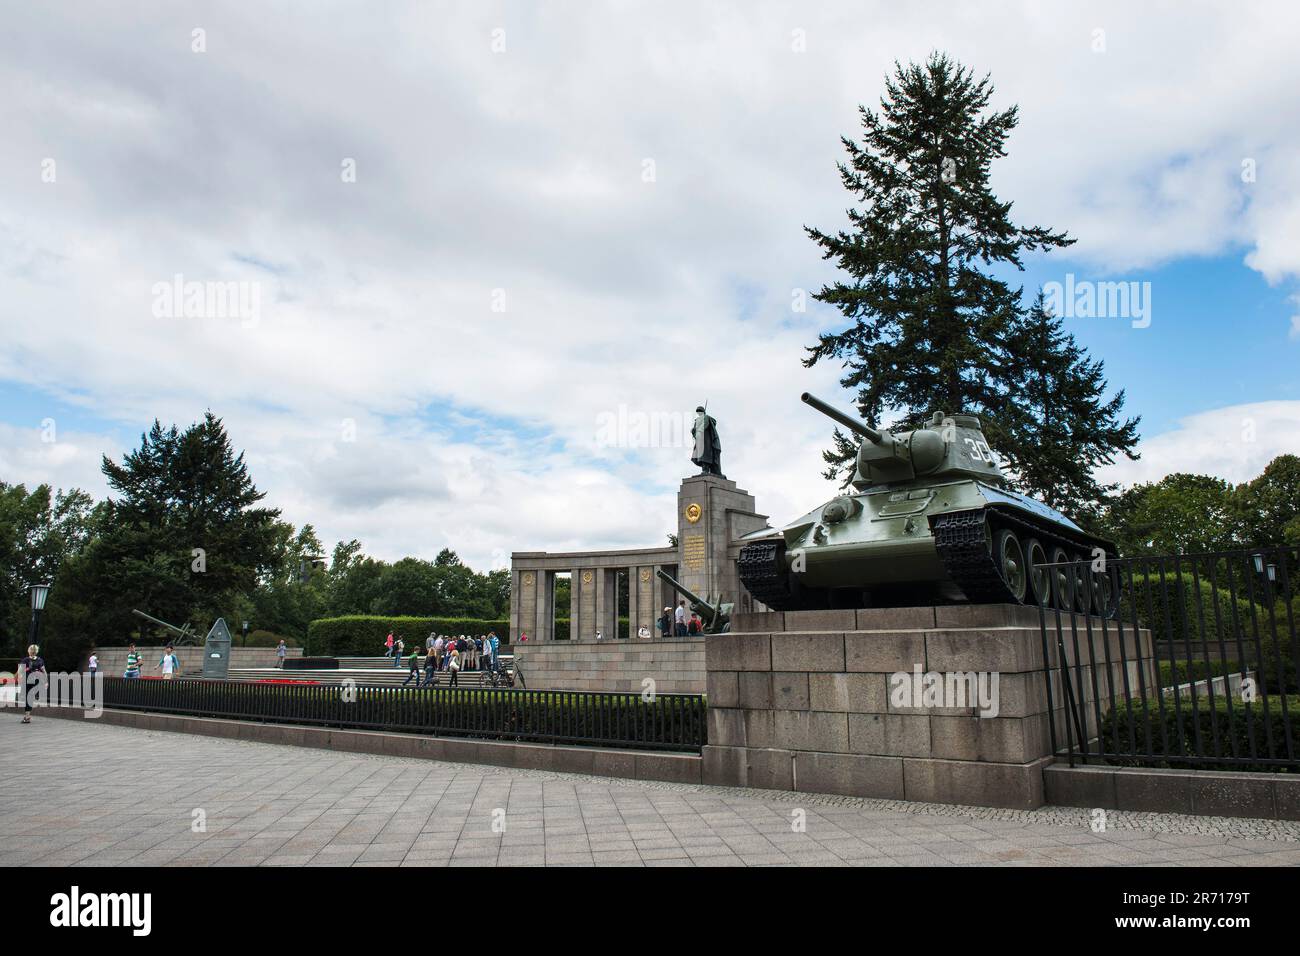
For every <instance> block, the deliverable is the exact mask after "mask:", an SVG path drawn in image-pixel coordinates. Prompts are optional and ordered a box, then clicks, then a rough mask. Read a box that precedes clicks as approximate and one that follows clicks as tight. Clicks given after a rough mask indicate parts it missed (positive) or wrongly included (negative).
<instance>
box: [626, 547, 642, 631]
mask: <svg viewBox="0 0 1300 956" xmlns="http://www.w3.org/2000/svg"><path fill="white" fill-rule="evenodd" d="M640 596H641V595H640V593H639V584H638V579H637V568H636V565H632V566H631V567H629V568H628V569H627V636H628V638H629V639H631V638H635V637H636V629H637V628H638V627H639V626H640V625H639V624H638V623H637V621H638V620H640V615H641V612H640V608H639V605H640V603H641V602H640V600H639V598H640Z"/></svg>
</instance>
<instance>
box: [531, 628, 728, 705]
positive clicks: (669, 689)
mask: <svg viewBox="0 0 1300 956" xmlns="http://www.w3.org/2000/svg"><path fill="white" fill-rule="evenodd" d="M712 639H713V638H711V637H710V638H704V637H694V638H687V637H683V638H679V639H676V640H657V641H656V640H642V639H640V638H634V639H632V640H623V641H601V642H600V643H596V642H594V641H539V642H538V643H536V644H533V643H527V644H515V645H514V652H515V661H516V662H517V663H518V664H519V666H520V667H521V668H522V671H523V675H524V681H525V682H526V683H527V685H528V689H529V690H596V691H632V692H635V693H638V694H639V693H640V692H641V691H642V689H643V687H644V684H643V681H644V680H645V679H646V678H647V677H648V678H651V679H652V680H654V682H655V684H654V686H655V691H656V692H657V693H660V694H702V693H704V685H705V677H704V645H705V643H706V641H708V640H712Z"/></svg>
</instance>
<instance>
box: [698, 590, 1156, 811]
mask: <svg viewBox="0 0 1300 956" xmlns="http://www.w3.org/2000/svg"><path fill="white" fill-rule="evenodd" d="M1082 620H1083V619H1079V622H1080V623H1079V629H1080V637H1081V639H1080V641H1079V645H1078V651H1077V654H1078V659H1079V660H1080V661H1081V662H1083V663H1084V664H1085V665H1086V664H1089V663H1090V662H1091V660H1092V655H1095V656H1096V659H1097V660H1098V661H1100V662H1113V663H1103V666H1102V667H1101V668H1100V669H1099V671H1098V672H1096V673H1097V678H1098V679H1097V682H1096V684H1095V686H1094V682H1093V680H1092V673H1093V672H1090V671H1088V670H1086V669H1085V670H1084V671H1083V672H1082V673H1083V674H1084V675H1085V677H1086V679H1085V680H1083V681H1081V682H1080V683H1081V684H1082V686H1076V688H1075V692H1076V693H1077V694H1078V695H1079V696H1080V697H1081V699H1082V700H1083V701H1084V703H1085V706H1084V707H1083V708H1082V710H1083V712H1084V713H1086V714H1087V718H1086V719H1087V721H1088V725H1087V727H1086V732H1087V733H1088V734H1089V735H1092V734H1095V732H1096V718H1095V713H1096V710H1097V709H1098V708H1097V707H1094V706H1093V702H1094V701H1097V702H1098V703H1099V705H1100V706H1101V710H1102V713H1103V715H1104V713H1105V712H1106V709H1107V708H1108V706H1109V699H1110V695H1111V690H1112V687H1114V693H1115V697H1116V698H1117V699H1122V698H1123V688H1124V682H1123V678H1124V672H1123V665H1121V664H1120V660H1121V655H1120V647H1119V635H1118V632H1117V630H1116V628H1115V626H1114V624H1113V623H1111V624H1109V626H1108V629H1107V637H1106V639H1105V640H1103V639H1102V637H1101V622H1100V620H1098V619H1093V622H1094V625H1095V626H1094V639H1093V647H1092V650H1091V652H1090V651H1089V648H1088V644H1087V641H1086V638H1085V635H1084V634H1083V623H1082ZM1066 627H1067V632H1066V636H1067V640H1066V641H1065V648H1066V651H1065V657H1066V662H1067V664H1070V665H1072V664H1074V663H1075V658H1076V650H1075V645H1074V642H1073V641H1072V640H1071V639H1070V633H1069V631H1068V623H1067V625H1066ZM1048 636H1049V639H1048V641H1047V646H1046V657H1047V660H1048V661H1049V662H1050V663H1051V665H1052V667H1053V668H1056V667H1057V665H1058V648H1057V644H1056V635H1055V629H1054V627H1052V626H1051V622H1050V620H1049V630H1048ZM1124 640H1125V646H1124V655H1123V656H1124V658H1125V659H1126V660H1127V667H1128V678H1129V685H1130V686H1132V687H1137V686H1138V684H1137V681H1138V670H1139V669H1142V674H1143V677H1144V678H1145V679H1147V680H1148V681H1149V680H1151V678H1152V677H1153V676H1154V674H1153V669H1152V655H1151V638H1150V634H1149V632H1142V633H1141V634H1140V635H1135V634H1134V632H1133V631H1132V629H1131V628H1126V629H1125V631H1124ZM705 649H706V658H705V660H706V671H707V693H708V697H709V743H708V746H706V747H705V748H704V781H705V782H706V783H711V784H722V785H730V786H750V787H761V788H771V789H777V790H798V791H806V792H810V793H838V794H847V795H852V796H860V797H880V798H889V799H905V800H917V801H925V802H935V803H957V804H967V805H975V806H990V807H1016V808H1024V809H1031V808H1033V807H1038V806H1041V805H1042V804H1043V802H1044V788H1043V768H1044V767H1045V766H1046V765H1047V764H1049V763H1051V761H1052V758H1051V738H1050V734H1049V724H1048V710H1049V708H1048V694H1047V687H1048V680H1049V679H1050V680H1051V686H1052V698H1051V701H1052V710H1053V711H1054V714H1055V718H1056V723H1057V728H1058V730H1057V733H1058V737H1060V739H1064V733H1065V730H1064V720H1065V707H1064V703H1063V698H1062V695H1061V692H1060V691H1061V684H1060V674H1059V671H1057V670H1053V671H1052V673H1051V675H1050V677H1049V675H1048V674H1046V673H1045V672H1044V666H1043V664H1044V641H1043V636H1042V633H1041V632H1040V629H1039V614H1038V611H1037V610H1036V609H1032V608H1023V607H1017V606H1011V605H982V606H980V605H976V606H952V607H921V608H890V609H884V608H882V609H870V610H857V611H853V610H845V611H799V612H788V613H784V614H782V613H776V612H772V613H759V614H738V615H736V617H735V618H734V620H733V631H732V633H730V634H722V635H714V636H710V637H709V638H708V640H707V641H706V642H705ZM931 675H937V676H938V678H939V679H940V680H942V681H944V683H945V685H946V686H947V687H949V688H950V689H957V688H961V687H965V688H970V687H971V686H972V685H971V683H970V679H971V676H972V675H973V677H974V679H975V680H976V681H977V682H979V681H982V682H983V683H982V685H981V684H979V683H976V684H975V685H974V686H976V687H979V686H983V687H984V688H985V689H991V688H992V686H993V685H992V683H991V680H992V678H993V677H994V676H995V675H996V678H997V683H996V696H994V697H993V698H992V702H993V703H994V704H995V708H989V709H988V711H986V712H985V714H984V715H981V710H980V708H979V707H978V706H976V702H975V701H974V700H972V699H969V698H967V699H965V700H959V699H958V698H954V697H953V696H952V695H951V694H949V695H948V696H946V697H945V698H942V699H941V703H943V704H948V705H949V706H941V705H936V701H935V700H933V699H932V698H927V695H926V694H925V693H924V691H923V692H922V693H921V694H920V695H919V696H913V692H914V691H915V690H916V689H917V688H918V687H920V688H924V687H926V686H927V685H930V686H932V682H933V678H932V677H931ZM1148 686H1150V685H1149V684H1148ZM958 703H962V704H964V706H955V704H958Z"/></svg>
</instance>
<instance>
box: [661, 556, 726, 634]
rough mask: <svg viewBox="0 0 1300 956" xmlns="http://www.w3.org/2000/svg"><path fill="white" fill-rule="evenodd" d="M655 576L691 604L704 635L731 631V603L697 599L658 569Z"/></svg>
mask: <svg viewBox="0 0 1300 956" xmlns="http://www.w3.org/2000/svg"><path fill="white" fill-rule="evenodd" d="M655 574H656V575H657V576H658V577H659V579H660V580H662V581H663V582H664V583H665V584H667V585H668V586H669V587H670V588H672V589H673V590H674V591H676V592H677V593H678V594H680V595H681V596H682V597H684V598H686V600H687V601H689V602H690V604H691V611H692V613H694V614H698V615H699V616H700V620H702V621H703V622H704V633H706V634H725V633H726V632H727V631H730V630H731V612H732V609H733V608H734V607H735V605H734V604H733V603H732V602H731V601H718V602H717V603H714V602H713V601H706V600H704V599H703V598H701V597H699V596H698V595H697V594H695V593H694V592H693V591H691V590H690V589H689V588H687V587H686V586H685V585H684V584H682V583H681V582H680V581H678V580H677V579H675V578H674V577H673V576H672V575H671V574H669V573H668V572H667V571H665V570H663V569H662V568H659V569H657V570H656V571H655Z"/></svg>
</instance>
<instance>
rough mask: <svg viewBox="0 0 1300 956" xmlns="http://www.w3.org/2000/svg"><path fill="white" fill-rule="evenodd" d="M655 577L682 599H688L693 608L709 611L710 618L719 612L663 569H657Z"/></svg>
mask: <svg viewBox="0 0 1300 956" xmlns="http://www.w3.org/2000/svg"><path fill="white" fill-rule="evenodd" d="M655 575H656V576H658V577H659V579H660V580H662V581H663V582H664V583H665V584H667V585H668V586H669V587H670V588H672V589H673V590H674V591H676V592H677V593H678V594H680V595H681V596H682V597H684V598H686V600H688V601H690V602H691V606H692V607H693V608H696V609H698V610H701V611H708V612H709V615H710V616H712V615H713V614H715V613H716V612H717V609H716V608H714V606H713V605H712V604H710V603H709V602H708V601H706V600H704V599H703V598H701V597H700V596H699V595H697V594H695V592H693V591H691V589H690V588H688V587H686V585H684V584H682V583H681V582H680V581H678V580H677V579H676V578H674V577H673V576H672V575H671V574H669V573H668V572H667V571H665V570H664V569H663V568H656V569H655Z"/></svg>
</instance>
